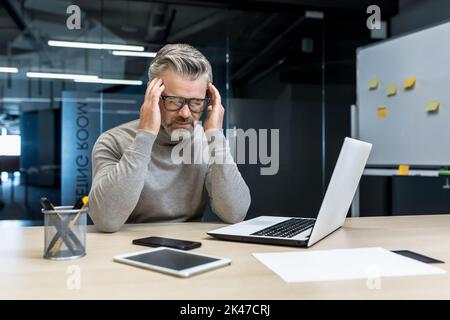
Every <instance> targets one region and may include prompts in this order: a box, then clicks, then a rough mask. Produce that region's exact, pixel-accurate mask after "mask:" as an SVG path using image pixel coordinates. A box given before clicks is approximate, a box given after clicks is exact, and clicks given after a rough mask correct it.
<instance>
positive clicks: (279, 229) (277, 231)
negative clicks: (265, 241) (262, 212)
mask: <svg viewBox="0 0 450 320" xmlns="http://www.w3.org/2000/svg"><path fill="white" fill-rule="evenodd" d="M315 222H316V220H313V219H301V218H300V219H299V218H293V219H289V220H286V221H283V222H280V223H277V224H274V225H273V226H270V227H267V228H264V229H262V230H259V231H257V232H254V233H252V234H251V235H252V236H263V237H277V238H292V237H295V236H296V235H298V234H299V233H301V232H303V231H305V230H307V229H309V228H311V227H312V226H313V225H314V223H315Z"/></svg>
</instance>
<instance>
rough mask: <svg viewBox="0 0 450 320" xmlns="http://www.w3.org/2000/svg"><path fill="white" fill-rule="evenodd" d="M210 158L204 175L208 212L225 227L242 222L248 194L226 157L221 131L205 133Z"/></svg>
mask: <svg viewBox="0 0 450 320" xmlns="http://www.w3.org/2000/svg"><path fill="white" fill-rule="evenodd" d="M205 134H206V138H207V140H208V147H209V152H210V154H211V155H212V156H211V160H210V164H209V167H208V172H207V174H206V182H205V186H206V190H207V192H208V194H209V199H210V203H211V209H212V210H213V212H214V213H215V214H216V215H217V216H218V217H219V218H221V219H222V220H223V221H225V222H227V223H236V222H240V221H242V220H244V218H245V216H246V215H247V211H248V209H249V207H250V201H251V198H250V190H249V188H248V186H247V184H246V183H245V181H244V179H243V178H242V176H241V173H240V172H239V170H238V168H237V165H236V163H235V162H234V160H233V158H232V155H231V153H230V148H229V146H228V142H227V140H226V138H225V136H224V135H223V133H222V130H208V131H206V132H205Z"/></svg>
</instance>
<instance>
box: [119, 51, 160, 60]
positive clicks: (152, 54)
mask: <svg viewBox="0 0 450 320" xmlns="http://www.w3.org/2000/svg"><path fill="white" fill-rule="evenodd" d="M112 54H113V55H115V56H128V57H150V58H154V57H155V56H156V52H136V51H117V50H114V51H113V52H112Z"/></svg>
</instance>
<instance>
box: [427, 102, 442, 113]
mask: <svg viewBox="0 0 450 320" xmlns="http://www.w3.org/2000/svg"><path fill="white" fill-rule="evenodd" d="M440 105H441V102H440V101H439V100H433V101H430V102H428V104H427V109H426V110H427V111H428V112H436V111H438V110H439V107H440Z"/></svg>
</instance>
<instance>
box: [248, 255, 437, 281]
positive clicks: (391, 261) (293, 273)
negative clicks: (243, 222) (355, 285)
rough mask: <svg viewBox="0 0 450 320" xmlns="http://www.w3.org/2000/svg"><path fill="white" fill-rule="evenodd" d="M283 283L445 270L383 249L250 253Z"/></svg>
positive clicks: (403, 274)
mask: <svg viewBox="0 0 450 320" xmlns="http://www.w3.org/2000/svg"><path fill="white" fill-rule="evenodd" d="M253 255H254V256H255V258H257V259H258V260H259V261H261V262H262V263H263V264H264V265H266V266H267V267H268V268H269V269H270V270H272V271H273V272H275V273H276V274H277V275H279V276H280V277H281V278H282V279H283V280H284V281H286V282H315V281H333V280H350V279H368V278H374V277H393V276H417V275H431V274H444V273H446V271H445V270H442V269H439V268H436V267H434V266H432V265H429V264H426V263H423V262H420V261H417V260H414V259H411V258H407V257H404V256H401V255H399V254H396V253H393V252H391V251H389V250H386V249H383V248H356V249H337V250H320V251H307V252H304V251H302V252H276V253H254V254H253Z"/></svg>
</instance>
